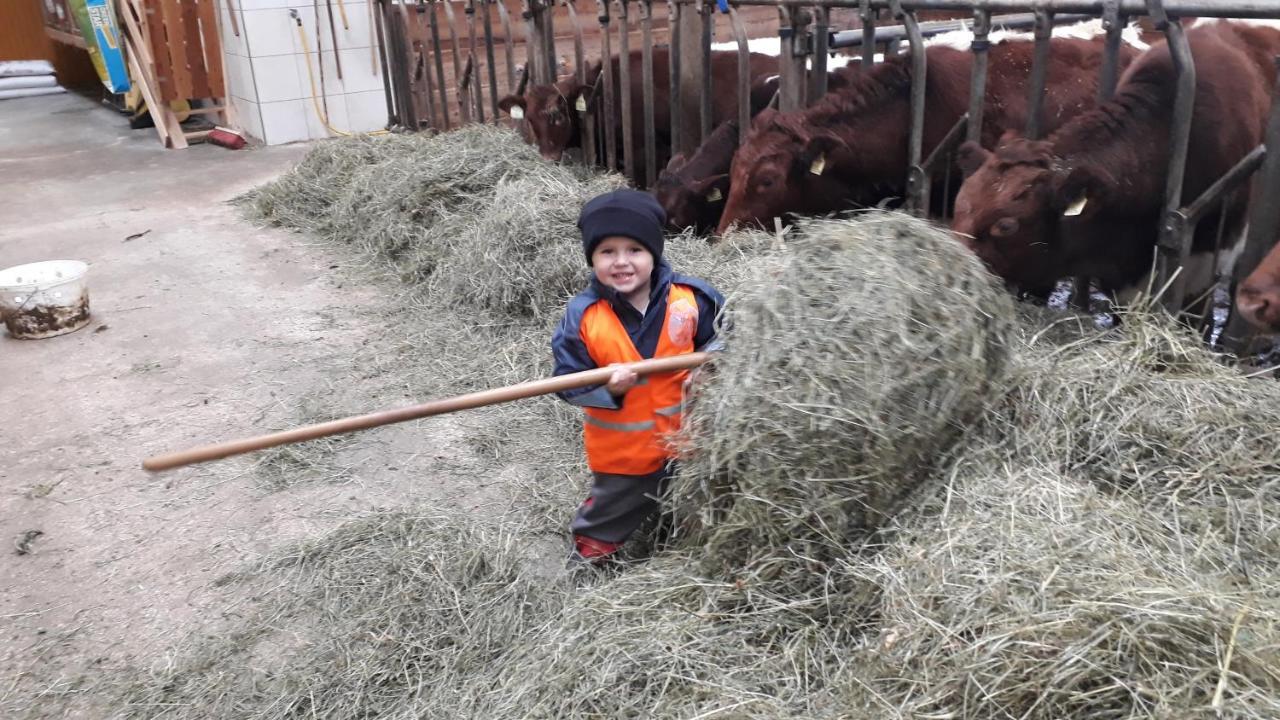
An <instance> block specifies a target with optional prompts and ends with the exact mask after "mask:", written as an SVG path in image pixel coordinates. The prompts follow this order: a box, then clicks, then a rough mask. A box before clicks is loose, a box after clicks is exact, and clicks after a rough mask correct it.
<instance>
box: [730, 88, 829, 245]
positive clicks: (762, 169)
mask: <svg viewBox="0 0 1280 720" xmlns="http://www.w3.org/2000/svg"><path fill="white" fill-rule="evenodd" d="M788 115H791V116H794V115H798V113H787V114H785V115H784V114H783V113H779V112H778V111H776V110H773V109H772V108H769V109H765V110H763V111H762V112H760V114H758V115H757V116H756V117H755V120H753V121H752V124H751V133H750V134H749V135H748V136H747V139H746V141H745V142H743V144H742V146H741V147H739V148H738V150H737V152H736V153H734V156H733V165H732V167H731V169H730V171H729V186H730V191H729V199H728V201H727V202H726V203H725V208H724V213H723V215H722V216H721V218H720V225H719V227H718V228H717V232H719V233H722V234H723V233H725V232H727V231H728V230H729V228H730V227H731V226H734V225H743V226H745V225H752V224H755V225H762V226H764V225H766V224H767V223H768V222H769V221H771V220H772V219H773V218H777V217H781V216H783V215H784V214H787V213H803V212H821V211H823V210H828V209H830V207H828V205H829V204H830V203H831V202H832V200H831V198H842V197H845V196H846V195H847V192H848V186H847V184H846V183H844V182H843V181H841V180H840V179H838V178H837V175H836V173H835V172H833V169H834V166H835V165H836V164H837V163H838V162H839V161H840V159H841V158H840V156H841V155H843V154H846V153H847V151H848V147H847V146H846V145H845V143H844V141H842V140H840V139H839V138H837V137H836V136H835V135H833V134H831V133H829V132H827V131H824V130H820V129H817V128H812V127H806V126H804V125H803V123H797V122H794V118H788V117H787V116H788Z"/></svg>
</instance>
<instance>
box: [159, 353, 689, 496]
mask: <svg viewBox="0 0 1280 720" xmlns="http://www.w3.org/2000/svg"><path fill="white" fill-rule="evenodd" d="M709 358H710V354H709V353H705V352H695V353H687V354H684V355H675V356H673V357H665V358H657V359H654V360H641V361H639V362H634V363H625V364H623V365H618V366H613V367H602V368H595V369H593V370H583V371H582V372H576V373H572V374H569V375H560V376H559V377H552V378H545V379H543V380H533V381H530V382H524V383H520V384H518V385H508V386H507V387H501V388H494V389H492V390H481V391H480V392H473V393H468V394H466V395H458V396H456V397H451V398H445V399H443V400H432V401H431V402H426V403H422V404H421V405H410V406H408V407H402V408H396V409H394V410H383V411H382V412H375V413H369V414H368V415H356V416H354V417H349V418H342V419H340V420H331V421H329V422H324V423H319V424H318V425H307V426H304V427H300V428H294V429H292V430H283V431H281V432H277V433H271V434H269V435H258V436H256V437H249V438H243V439H240V440H231V441H228V442H224V443H217V444H214V445H205V446H203V447H197V448H192V449H190V450H183V451H181V452H175V453H170V454H168V455H156V456H155V457H149V458H147V459H146V460H143V461H142V467H143V468H145V469H147V470H150V471H151V472H157V471H160V470H170V469H172V468H176V467H182V466H183V465H194V464H195V463H202V462H208V461H210V460H220V459H222V458H225V457H231V456H232V455H243V454H244V453H247V452H253V451H254V450H264V449H266V448H269V447H275V446H277V445H288V444H290V443H297V442H303V441H306V440H314V439H316V438H322V437H326V436H329V435H340V434H342V433H349V432H355V431H356V430H367V429H369V428H374V427H378V426H380V425H390V424H392V423H398V422H404V421H405V420H415V419H417V418H423V417H429V416H431V415H443V414H445V413H451V412H455V411H457V410H469V409H471V408H478V407H484V406H485V405H497V404H498V403H504V402H511V401H512V400H521V399H524V398H530V397H536V396H538V395H547V394H550V393H554V392H562V391H564V390H572V389H574V388H580V387H587V386H588V385H603V384H604V383H607V382H609V377H610V376H611V375H613V373H614V371H615V370H617V369H618V368H619V367H626V368H630V369H631V370H632V371H633V372H635V373H636V374H637V375H649V374H652V373H660V372H672V371H675V370H687V369H689V368H694V367H697V366H699V365H702V364H703V363H705V362H706V361H707V360H708V359H709Z"/></svg>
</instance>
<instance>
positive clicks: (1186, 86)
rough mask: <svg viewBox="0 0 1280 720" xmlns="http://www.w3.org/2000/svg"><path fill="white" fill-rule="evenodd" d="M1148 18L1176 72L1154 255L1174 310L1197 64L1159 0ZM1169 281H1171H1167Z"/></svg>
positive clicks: (1180, 288) (1179, 294) (1178, 299)
mask: <svg viewBox="0 0 1280 720" xmlns="http://www.w3.org/2000/svg"><path fill="white" fill-rule="evenodd" d="M1148 3H1149V5H1150V14H1151V19H1152V20H1153V21H1154V22H1155V27H1156V29H1158V30H1162V31H1164V33H1165V36H1166V37H1167V38H1168V42H1169V50H1170V54H1171V55H1172V57H1173V67H1174V70H1175V72H1177V76H1178V77H1177V82H1178V92H1177V95H1176V96H1175V97H1174V101H1173V123H1172V126H1171V128H1170V137H1169V145H1170V147H1171V148H1172V152H1171V153H1170V155H1169V171H1168V175H1167V178H1166V183H1165V191H1164V213H1163V218H1162V224H1161V227H1160V241H1159V248H1158V252H1157V258H1156V287H1158V288H1163V287H1165V286H1166V285H1168V288H1169V289H1168V290H1167V291H1166V294H1165V296H1164V299H1163V302H1164V306H1165V308H1167V309H1169V310H1170V311H1171V312H1173V313H1175V314H1176V313H1177V312H1178V311H1179V310H1180V309H1181V307H1182V298H1183V295H1184V294H1185V293H1186V282H1185V280H1186V279H1185V278H1184V277H1182V275H1181V274H1180V273H1179V274H1177V275H1176V276H1175V273H1177V272H1178V269H1179V268H1180V267H1182V264H1183V263H1184V262H1185V261H1186V259H1187V254H1188V252H1189V251H1190V246H1189V245H1187V244H1186V243H1184V242H1183V238H1182V237H1180V236H1179V234H1178V227H1177V216H1176V215H1175V213H1176V212H1177V211H1178V208H1179V207H1181V205H1182V182H1183V178H1184V176H1185V175H1186V169H1187V146H1188V144H1189V142H1190V139H1191V119H1192V118H1191V115H1192V112H1193V110H1194V109H1195V100H1196V97H1195V95H1196V66H1195V60H1194V59H1193V58H1192V57H1191V46H1190V45H1189V44H1188V43H1187V37H1186V35H1185V33H1184V32H1183V29H1182V24H1181V23H1179V22H1176V21H1175V22H1170V20H1169V17H1168V15H1167V14H1166V13H1165V11H1164V8H1163V6H1162V4H1161V0H1148ZM1170 281H1172V283H1170Z"/></svg>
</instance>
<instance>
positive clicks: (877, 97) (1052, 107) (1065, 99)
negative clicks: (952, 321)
mask: <svg viewBox="0 0 1280 720" xmlns="http://www.w3.org/2000/svg"><path fill="white" fill-rule="evenodd" d="M1051 47H1052V53H1051V56H1050V62H1049V68H1048V81H1047V83H1046V87H1047V90H1046V93H1045V101H1044V112H1043V115H1042V118H1043V123H1042V125H1043V126H1044V127H1046V128H1047V129H1053V128H1055V127H1057V126H1058V125H1060V124H1061V123H1062V122H1063V121H1064V120H1065V119H1066V118H1068V117H1071V116H1073V115H1075V114H1077V113H1079V112H1081V111H1083V110H1085V109H1087V108H1090V107H1092V106H1093V105H1094V103H1095V98H1096V96H1097V83H1098V75H1099V68H1100V66H1101V63H1102V55H1103V53H1102V42H1101V40H1098V39H1094V40H1083V39H1076V38H1063V37H1055V38H1054V39H1053V40H1051ZM1032 54H1033V44H1032V43H1030V42H1026V41H1003V42H999V43H996V44H993V45H992V46H991V50H990V54H989V63H990V64H989V66H988V67H989V72H988V80H987V94H986V101H985V109H984V111H983V112H984V122H983V134H982V137H983V143H984V144H994V143H995V141H996V139H997V138H999V137H1000V135H1001V133H1002V132H1003V131H1004V130H1006V129H1009V128H1022V127H1024V126H1025V125H1026V118H1027V94H1028V91H1027V77H1028V72H1027V71H1028V69H1029V68H1030V66H1031V57H1032ZM1136 54H1137V52H1136V50H1134V49H1133V48H1132V47H1130V46H1128V45H1122V46H1121V53H1120V57H1119V60H1120V62H1121V63H1122V66H1123V65H1127V63H1128V62H1129V61H1131V60H1132V58H1133V57H1135V56H1136ZM925 56H926V58H927V63H928V70H927V73H926V78H927V79H926V82H925V108H926V110H925V126H924V142H923V149H924V154H925V155H928V153H929V152H930V151H931V150H932V149H933V148H934V147H936V146H937V145H938V143H939V142H941V141H942V138H943V136H944V135H945V134H946V132H947V131H948V130H950V129H951V127H952V126H953V125H954V124H955V123H956V121H957V120H959V119H960V117H961V116H962V115H963V114H964V113H965V112H966V111H967V110H968V104H969V77H970V69H971V67H972V62H973V57H972V55H971V54H970V53H969V52H966V51H964V50H959V49H956V48H954V47H950V46H948V45H945V44H940V45H931V46H930V47H928V48H926V50H925ZM910 94H911V60H910V58H909V57H906V56H899V57H894V58H890V59H889V60H887V61H885V62H884V63H881V64H879V65H877V66H875V67H873V68H872V69H871V70H869V71H867V72H865V73H858V74H856V75H853V76H851V84H850V86H849V87H848V88H845V89H844V90H842V91H841V92H838V93H831V94H828V95H827V96H826V97H824V98H823V99H822V100H821V101H819V102H818V103H817V104H815V105H814V106H812V107H810V108H808V109H806V110H799V111H795V112H790V113H779V112H776V111H768V110H766V111H765V112H762V113H760V114H759V115H758V116H756V118H755V121H754V122H753V123H752V132H751V134H750V135H749V136H748V137H747V141H746V143H745V144H744V145H743V146H742V147H741V148H739V149H738V152H737V154H736V155H735V156H734V159H733V170H732V173H731V175H732V182H731V192H730V194H729V201H728V203H727V204H726V207H725V211H724V214H723V216H722V217H721V219H720V226H719V232H721V233H723V232H725V231H726V230H728V228H729V227H730V226H731V225H734V224H746V223H753V222H754V223H763V222H765V221H767V220H768V219H769V218H774V217H779V216H781V215H784V214H787V213H823V212H829V211H832V210H840V209H843V208H847V207H850V206H857V205H864V206H866V205H874V204H876V203H877V202H879V201H881V200H883V199H885V198H887V197H892V196H894V195H901V194H903V193H904V191H905V181H906V174H907V173H906V171H907V165H908V157H907V153H908V142H909V136H910V128H911V99H910ZM942 185H943V184H942V183H935V194H934V198H933V203H934V206H935V208H939V209H940V206H941V204H942V202H943V201H944V200H945V199H946V198H944V197H943V193H942V192H941V191H942V187H941V186H942ZM953 192H954V191H953Z"/></svg>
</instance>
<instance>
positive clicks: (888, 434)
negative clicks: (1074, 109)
mask: <svg viewBox="0 0 1280 720" xmlns="http://www.w3.org/2000/svg"><path fill="white" fill-rule="evenodd" d="M758 265H759V266H758V268H757V271H756V272H755V273H754V277H753V278H752V279H750V280H748V281H746V282H745V283H744V284H743V285H742V286H741V287H740V288H739V293H738V295H737V297H736V298H733V299H731V300H730V302H729V306H728V309H727V311H726V323H727V325H728V327H727V329H726V330H725V331H724V333H723V337H724V340H725V341H726V343H727V348H728V349H727V350H726V351H725V352H723V353H722V354H721V355H720V356H718V358H717V359H716V360H715V362H714V365H713V367H712V372H711V377H710V379H709V380H708V381H707V382H705V383H703V384H701V386H700V388H699V389H698V391H697V392H696V396H695V402H694V404H693V408H692V410H691V412H690V414H689V415H688V422H687V425H686V427H687V428H688V431H687V433H686V435H685V437H684V438H683V439H682V441H683V444H684V445H685V446H686V447H687V448H688V449H687V453H686V455H685V457H684V460H683V471H682V472H683V478H684V480H683V481H682V483H681V485H680V487H681V490H680V492H681V494H682V497H680V498H678V499H677V501H676V502H675V507H676V508H677V511H678V512H686V511H692V513H693V514H694V515H695V517H693V518H686V520H685V523H686V524H687V525H688V526H690V529H691V532H692V534H691V538H690V541H691V542H692V543H695V544H699V545H705V546H706V549H707V550H708V551H709V552H708V555H709V557H711V558H713V559H714V560H715V561H716V562H725V563H727V565H728V566H729V567H740V566H742V565H743V564H745V563H747V562H748V561H750V560H751V559H760V558H764V557H770V556H773V557H783V556H785V557H801V558H807V559H810V560H814V561H821V560H822V559H823V558H825V557H830V556H831V555H832V554H833V553H832V551H833V550H834V551H836V552H837V554H843V552H842V551H841V548H844V547H846V546H848V545H849V544H850V543H854V542H856V541H857V540H859V539H860V538H863V537H865V536H866V534H867V533H868V532H869V531H872V530H874V529H875V528H877V527H879V526H880V525H881V524H882V523H883V521H884V518H885V516H886V515H887V514H888V513H890V512H892V510H893V507H894V505H895V504H896V503H897V502H898V501H899V500H900V499H901V498H902V497H903V495H904V494H905V493H907V492H908V491H909V490H911V488H912V487H914V486H915V485H916V484H917V483H919V482H920V481H921V480H922V479H923V478H924V477H925V475H926V474H927V471H928V470H929V469H930V468H932V467H934V466H935V464H936V463H937V461H938V460H939V458H940V457H941V456H942V455H943V454H944V453H945V452H946V451H947V450H948V448H949V447H950V446H951V444H952V443H953V442H954V440H955V439H956V437H957V436H958V435H959V434H960V433H961V431H962V430H963V429H964V427H965V425H966V423H969V422H971V421H972V420H973V419H974V418H975V417H976V416H977V414H978V413H979V411H980V410H981V409H982V408H983V407H984V406H985V405H986V404H987V402H988V400H989V399H990V398H991V397H992V395H993V394H995V393H997V392H998V388H999V387H1000V384H1001V379H1002V376H1003V374H1004V368H1005V365H1006V357H1007V354H1008V350H1007V346H1006V344H1005V341H1006V339H1007V337H1008V336H1009V335H1010V334H1011V332H1012V331H1011V328H1012V318H1013V316H1014V313H1013V308H1012V303H1011V300H1010V299H1009V297H1008V295H1007V294H1006V293H1005V292H1004V291H1003V290H1002V288H1001V287H1000V286H999V285H998V284H997V283H996V282H995V281H994V280H993V278H992V277H991V276H990V275H989V274H988V273H987V271H986V270H985V269H984V268H983V267H982V265H981V263H979V262H977V261H976V259H975V258H974V257H973V256H972V255H971V254H970V253H969V252H968V251H967V250H966V249H965V248H964V247H962V246H961V245H960V244H959V243H957V242H955V240H954V239H953V238H952V237H951V236H950V235H949V233H948V232H946V231H945V230H942V229H939V228H937V227H935V226H933V225H931V224H929V223H927V222H925V221H923V220H919V219H916V218H913V217H910V216H908V215H905V214H902V213H893V212H869V213H865V214H860V215H858V216H856V217H854V218H851V219H845V220H834V221H831V220H824V221H813V222H809V223H806V224H804V225H803V226H802V235H801V237H800V238H799V239H798V240H796V241H794V242H791V243H789V245H788V247H787V248H786V249H785V250H784V251H781V252H778V253H776V254H773V255H771V256H769V257H767V258H764V259H761V260H760V261H759V263H758Z"/></svg>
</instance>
